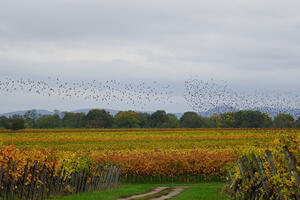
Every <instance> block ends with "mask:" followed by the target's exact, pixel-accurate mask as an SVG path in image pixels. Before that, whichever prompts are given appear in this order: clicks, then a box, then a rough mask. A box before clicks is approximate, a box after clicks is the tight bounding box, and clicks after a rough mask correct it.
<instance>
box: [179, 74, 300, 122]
mask: <svg viewBox="0 0 300 200" xmlns="http://www.w3.org/2000/svg"><path fill="white" fill-rule="evenodd" d="M184 98H185V100H186V102H187V104H188V105H189V106H190V107H191V108H192V109H193V110H195V111H197V112H206V113H208V114H213V113H224V112H229V111H237V110H259V111H262V112H265V113H268V114H269V115H270V116H272V117H274V116H276V115H277V114H278V113H289V112H290V111H292V110H296V109H298V110H299V108H300V95H299V94H298V93H295V92H282V91H277V90H272V91H271V90H269V91H262V90H253V91H247V92H242V91H238V90H235V89H233V88H232V87H230V86H229V84H228V83H227V82H226V81H216V80H210V81H203V80H199V79H197V78H190V79H188V80H186V81H185V92H184ZM293 115H295V116H300V113H293Z"/></svg>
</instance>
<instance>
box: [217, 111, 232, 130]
mask: <svg viewBox="0 0 300 200" xmlns="http://www.w3.org/2000/svg"><path fill="white" fill-rule="evenodd" d="M234 126H235V119H234V113H233V112H227V113H222V114H221V115H220V127H221V128H234Z"/></svg>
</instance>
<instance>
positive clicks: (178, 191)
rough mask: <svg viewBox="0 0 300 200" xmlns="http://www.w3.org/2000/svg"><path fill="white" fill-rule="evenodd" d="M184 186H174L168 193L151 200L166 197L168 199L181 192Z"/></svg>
mask: <svg viewBox="0 0 300 200" xmlns="http://www.w3.org/2000/svg"><path fill="white" fill-rule="evenodd" d="M185 188H186V187H174V189H173V190H172V191H171V192H170V193H169V194H167V195H163V196H161V197H158V198H154V199H151V200H167V199H170V198H172V197H175V196H177V195H178V194H180V193H181V192H183V191H184V189H185Z"/></svg>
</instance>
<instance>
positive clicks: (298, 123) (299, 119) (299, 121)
mask: <svg viewBox="0 0 300 200" xmlns="http://www.w3.org/2000/svg"><path fill="white" fill-rule="evenodd" d="M295 127H296V128H300V116H299V117H298V119H297V121H296V123H295Z"/></svg>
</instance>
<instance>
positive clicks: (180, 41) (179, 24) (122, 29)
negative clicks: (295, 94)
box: [0, 0, 300, 112]
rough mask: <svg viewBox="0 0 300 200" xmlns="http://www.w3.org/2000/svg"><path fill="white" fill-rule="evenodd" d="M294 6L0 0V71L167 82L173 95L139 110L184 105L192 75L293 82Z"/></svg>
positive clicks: (299, 56)
mask: <svg viewBox="0 0 300 200" xmlns="http://www.w3.org/2000/svg"><path fill="white" fill-rule="evenodd" d="M299 8H300V1H299V0H285V1H282V0H263V1H261V0H227V1H224V0H210V1H202V0H186V1H182V0H180V1H179V0H151V1H142V0H120V1H115V0H107V1H106V0H80V1H79V0H51V1H50V0H49V1H40V0H34V1H33V0H26V1H24V0H20V1H17V0H9V1H1V2H0V79H2V78H5V77H16V78H19V77H25V78H28V77H34V78H37V79H45V78H46V77H47V76H53V77H60V78H63V79H68V80H92V79H96V80H109V79H117V80H121V81H124V82H126V81H128V82H130V81H141V80H142V81H159V82H162V83H164V84H171V85H172V87H173V90H175V93H176V95H178V101H177V104H174V105H168V104H167V105H165V104H161V105H160V104H152V105H148V107H146V108H145V109H146V110H147V109H166V110H167V111H172V112H178V111H184V110H187V109H189V108H188V107H187V105H186V104H185V102H184V101H183V100H182V99H180V94H181V93H182V89H183V84H184V81H185V80H186V79H188V78H189V77H191V76H195V75H196V76H198V77H200V78H203V79H206V80H208V79H210V78H213V79H216V80H225V81H228V82H230V83H231V84H232V85H233V86H236V87H240V88H243V87H245V88H256V89H257V88H258V89H260V88H270V89H272V88H280V89H283V90H288V89H290V88H293V89H299V88H300V37H299V36H300V12H299ZM0 95H1V93H0ZM20 98H22V101H20ZM176 98H177V97H176ZM0 101H1V102H0V112H9V111H14V110H20V109H30V108H43V109H49V110H53V109H56V108H57V109H61V110H72V109H78V108H87V107H97V108H103V107H108V106H107V105H106V104H104V103H103V104H102V103H99V102H92V101H84V100H77V101H63V100H61V99H59V100H58V99H57V98H46V97H40V96H37V95H31V96H30V95H26V94H13V95H10V96H1V100H0ZM111 108H113V109H114V108H115V109H125V110H126V109H132V108H130V107H126V106H125V105H121V104H118V105H113V107H111ZM133 109H134V108H133Z"/></svg>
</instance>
